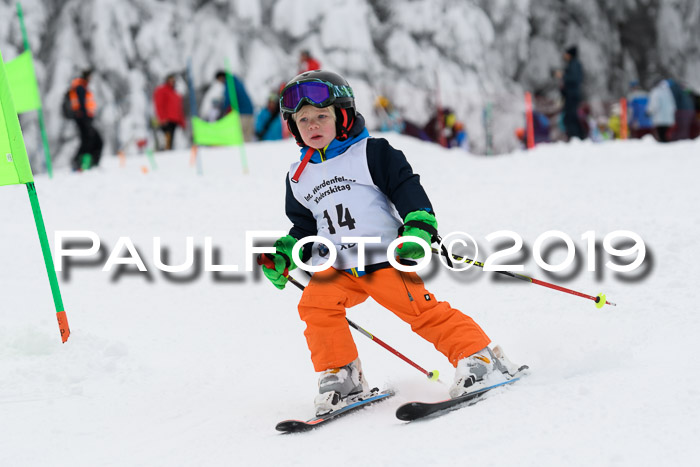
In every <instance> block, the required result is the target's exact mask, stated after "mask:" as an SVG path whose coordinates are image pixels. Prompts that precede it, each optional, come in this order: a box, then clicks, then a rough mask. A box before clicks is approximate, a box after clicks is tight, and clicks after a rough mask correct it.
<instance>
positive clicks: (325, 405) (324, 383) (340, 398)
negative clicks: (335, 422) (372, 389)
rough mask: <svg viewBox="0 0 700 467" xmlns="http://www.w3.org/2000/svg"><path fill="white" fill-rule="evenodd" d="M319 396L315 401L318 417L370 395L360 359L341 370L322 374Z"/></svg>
mask: <svg viewBox="0 0 700 467" xmlns="http://www.w3.org/2000/svg"><path fill="white" fill-rule="evenodd" d="M318 392H319V394H318V395H317V396H316V397H315V399H314V405H315V406H316V415H317V416H319V415H323V414H326V413H328V412H331V411H333V410H338V409H340V408H342V407H345V406H346V405H349V404H351V403H353V402H355V401H357V400H360V399H361V398H362V396H363V395H365V394H367V393H369V386H368V385H367V382H366V381H365V378H364V375H363V374H362V364H361V363H360V359H359V358H357V359H355V360H354V361H352V362H350V363H348V364H347V365H345V366H342V367H340V368H332V369H329V370H326V371H324V372H323V373H321V376H320V377H319V379H318Z"/></svg>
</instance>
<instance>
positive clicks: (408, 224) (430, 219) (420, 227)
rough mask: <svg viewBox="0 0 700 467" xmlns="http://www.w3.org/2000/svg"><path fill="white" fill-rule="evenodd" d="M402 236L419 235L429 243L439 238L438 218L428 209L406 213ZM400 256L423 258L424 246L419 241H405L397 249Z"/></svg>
mask: <svg viewBox="0 0 700 467" xmlns="http://www.w3.org/2000/svg"><path fill="white" fill-rule="evenodd" d="M401 229H402V231H401V232H400V236H402V237H406V236H412V237H418V238H420V239H422V240H424V241H425V243H427V244H428V245H431V244H432V243H433V239H434V238H437V219H435V216H434V215H433V214H431V213H429V212H427V211H413V212H409V213H408V214H406V218H405V219H404V224H403V227H402V228H401ZM396 252H397V253H398V255H399V257H401V258H408V259H421V258H422V257H423V256H425V251H424V250H423V247H422V246H420V245H419V244H418V243H414V242H404V243H402V244H401V245H400V246H399V248H397V249H396Z"/></svg>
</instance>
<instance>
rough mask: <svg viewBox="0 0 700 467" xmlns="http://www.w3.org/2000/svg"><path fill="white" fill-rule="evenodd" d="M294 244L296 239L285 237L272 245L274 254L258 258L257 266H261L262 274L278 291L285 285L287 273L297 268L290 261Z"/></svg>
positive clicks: (266, 254)
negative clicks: (274, 250)
mask: <svg viewBox="0 0 700 467" xmlns="http://www.w3.org/2000/svg"><path fill="white" fill-rule="evenodd" d="M296 242H297V240H296V238H294V237H292V236H291V235H286V236H284V237H282V238H280V239H278V240H277V241H276V242H275V244H274V245H273V246H274V247H275V249H276V250H277V251H276V252H275V253H265V254H264V255H260V256H259V257H258V264H260V265H261V266H262V271H263V274H265V277H267V278H268V279H269V281H270V282H272V284H273V285H274V286H275V287H277V288H278V289H280V290H282V289H284V286H285V285H287V280H288V279H287V274H289V271H293V270H294V269H296V267H297V265H296V264H295V263H294V261H292V260H291V257H292V248H294V245H295V244H296Z"/></svg>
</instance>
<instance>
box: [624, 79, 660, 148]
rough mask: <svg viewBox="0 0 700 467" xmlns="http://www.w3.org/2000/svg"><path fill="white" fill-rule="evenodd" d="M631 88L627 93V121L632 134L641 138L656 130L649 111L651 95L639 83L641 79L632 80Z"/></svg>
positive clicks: (633, 136)
mask: <svg viewBox="0 0 700 467" xmlns="http://www.w3.org/2000/svg"><path fill="white" fill-rule="evenodd" d="M630 88H631V89H630V92H629V94H628V95H627V121H628V124H629V127H630V136H632V138H641V137H642V136H644V135H649V134H652V133H653V131H654V124H653V123H652V121H651V117H650V116H649V114H648V113H647V107H648V105H649V96H648V95H647V93H646V91H644V90H643V89H642V87H641V86H640V85H639V81H631V82H630Z"/></svg>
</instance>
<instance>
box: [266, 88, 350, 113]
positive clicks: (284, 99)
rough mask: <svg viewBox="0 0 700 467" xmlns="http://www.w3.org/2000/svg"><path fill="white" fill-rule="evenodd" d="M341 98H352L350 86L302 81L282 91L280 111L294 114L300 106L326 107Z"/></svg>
mask: <svg viewBox="0 0 700 467" xmlns="http://www.w3.org/2000/svg"><path fill="white" fill-rule="evenodd" d="M341 97H349V98H354V97H355V96H354V94H353V93H352V88H350V86H337V85H335V84H332V83H328V82H326V81H320V80H318V81H303V82H301V83H299V82H297V83H294V84H291V85H289V86H287V87H286V88H284V89H283V90H282V93H281V96H280V109H281V110H282V111H283V112H287V113H296V112H298V111H299V109H300V108H301V106H302V105H304V104H310V105H313V106H314V107H319V108H323V107H328V106H329V105H332V104H333V103H334V102H335V100H336V99H338V98H341Z"/></svg>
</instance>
